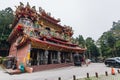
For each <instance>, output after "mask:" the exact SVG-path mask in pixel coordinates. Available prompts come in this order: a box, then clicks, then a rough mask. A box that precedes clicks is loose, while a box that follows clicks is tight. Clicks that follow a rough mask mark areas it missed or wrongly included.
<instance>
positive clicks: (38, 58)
mask: <svg viewBox="0 0 120 80" xmlns="http://www.w3.org/2000/svg"><path fill="white" fill-rule="evenodd" d="M39 63H40V53H39V50H38V51H37V65H40V64H39Z"/></svg>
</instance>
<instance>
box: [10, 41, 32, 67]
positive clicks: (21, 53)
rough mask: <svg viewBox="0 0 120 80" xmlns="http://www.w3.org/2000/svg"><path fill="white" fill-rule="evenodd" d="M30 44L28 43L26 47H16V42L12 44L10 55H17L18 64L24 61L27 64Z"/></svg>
mask: <svg viewBox="0 0 120 80" xmlns="http://www.w3.org/2000/svg"><path fill="white" fill-rule="evenodd" d="M29 48H30V47H29V44H26V45H25V46H24V47H21V48H18V49H16V46H15V43H13V44H12V45H11V48H10V51H9V56H10V55H12V56H15V57H16V56H17V66H19V64H20V63H21V62H22V63H24V65H25V66H26V59H27V55H28V52H29Z"/></svg>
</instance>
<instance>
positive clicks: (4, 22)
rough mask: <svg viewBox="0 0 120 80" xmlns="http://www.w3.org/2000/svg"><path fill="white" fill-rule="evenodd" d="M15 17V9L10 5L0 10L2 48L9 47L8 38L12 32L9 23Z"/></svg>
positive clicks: (0, 40)
mask: <svg viewBox="0 0 120 80" xmlns="http://www.w3.org/2000/svg"><path fill="white" fill-rule="evenodd" d="M13 19H14V15H13V10H12V9H11V8H10V7H8V8H6V9H5V10H1V11H0V45H1V46H0V49H7V48H8V47H9V45H8V42H7V41H6V40H7V38H8V36H9V34H10V32H11V28H10V27H9V25H10V24H11V23H12V22H13Z"/></svg>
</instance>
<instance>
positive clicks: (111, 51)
mask: <svg viewBox="0 0 120 80" xmlns="http://www.w3.org/2000/svg"><path fill="white" fill-rule="evenodd" d="M97 44H98V45H99V46H100V51H101V54H102V56H104V57H114V56H120V54H119V53H120V52H119V50H120V21H118V22H113V25H112V28H111V29H110V30H109V31H107V32H104V33H103V35H102V36H101V37H100V38H99V39H98V41H97Z"/></svg>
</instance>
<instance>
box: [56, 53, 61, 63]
mask: <svg viewBox="0 0 120 80" xmlns="http://www.w3.org/2000/svg"><path fill="white" fill-rule="evenodd" d="M60 54H61V52H60V51H58V53H57V59H58V63H61V57H60Z"/></svg>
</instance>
